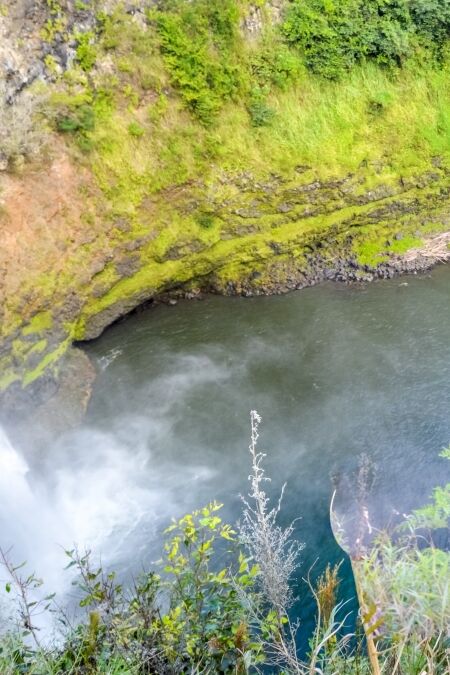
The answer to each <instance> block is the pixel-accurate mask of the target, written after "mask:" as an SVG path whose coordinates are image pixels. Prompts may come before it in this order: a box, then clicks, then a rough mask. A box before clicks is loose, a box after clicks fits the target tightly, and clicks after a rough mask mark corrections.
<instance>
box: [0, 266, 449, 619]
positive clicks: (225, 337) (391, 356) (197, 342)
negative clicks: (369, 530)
mask: <svg viewBox="0 0 450 675" xmlns="http://www.w3.org/2000/svg"><path fill="white" fill-rule="evenodd" d="M449 308H450V268H448V267H445V266H443V267H439V268H436V269H435V270H433V271H432V273H431V274H430V275H427V276H421V277H403V278H400V279H394V280H390V281H383V282H378V283H373V284H369V285H355V286H350V287H346V286H343V285H335V284H324V285H321V286H317V287H314V288H310V289H305V290H302V291H301V292H294V293H290V294H288V295H284V296H272V297H258V298H224V297H215V296H208V297H206V298H205V299H203V300H202V301H189V302H188V301H181V302H179V303H178V304H177V306H175V307H171V306H166V305H159V306H156V307H153V308H150V309H148V310H145V311H140V312H137V313H135V314H133V315H132V316H129V317H128V318H126V319H125V320H123V321H122V322H120V323H117V324H115V325H113V326H112V327H110V328H109V329H108V330H107V331H106V332H105V333H104V334H103V336H102V337H101V338H99V339H98V340H97V341H95V342H93V343H90V344H88V345H87V346H86V347H85V349H86V351H87V352H88V354H89V356H90V357H91V359H92V360H93V361H94V363H95V364H96V366H97V370H98V376H97V379H96V382H95V385H94V391H93V395H92V398H91V401H90V404H89V408H88V411H87V414H86V417H85V420H84V422H83V424H82V426H81V427H80V428H78V429H75V430H73V431H70V432H66V433H65V434H63V435H62V436H60V437H58V438H55V439H53V440H52V442H51V443H49V444H48V446H47V447H46V449H45V452H44V453H42V452H40V453H39V457H37V456H36V453H35V454H33V448H32V447H31V448H29V450H27V452H24V453H19V452H18V451H17V450H16V449H14V448H13V447H12V445H11V443H10V442H9V441H8V439H7V438H6V436H5V435H4V434H0V469H1V472H0V544H1V545H2V547H3V548H8V547H9V546H11V545H14V548H13V552H14V557H15V560H16V561H17V560H18V561H21V560H25V559H26V560H27V561H28V564H29V566H31V567H32V569H34V570H36V572H37V574H38V575H39V576H42V577H43V578H44V579H45V580H46V587H47V589H48V591H49V592H50V591H53V590H56V591H59V592H60V593H64V592H65V590H66V589H67V587H68V585H69V581H70V579H69V580H68V578H67V573H64V572H63V571H62V570H63V567H64V565H65V563H66V560H65V557H64V551H63V549H67V548H71V547H72V545H73V544H74V543H76V544H78V545H79V546H80V547H92V548H93V549H94V551H95V553H96V554H98V555H101V556H102V560H103V562H104V564H106V565H114V566H117V567H118V568H119V569H121V570H122V572H123V573H124V574H125V575H128V574H131V573H135V572H137V571H139V570H140V569H142V566H145V565H148V564H150V563H151V562H152V561H155V560H157V559H158V558H159V557H160V554H161V548H160V543H161V532H162V530H163V529H164V527H165V525H166V524H167V523H168V521H169V520H170V518H171V517H173V516H175V517H176V516H181V515H183V514H184V513H186V512H188V511H190V510H192V509H194V508H197V507H199V506H202V505H204V504H205V503H207V502H209V501H211V500H213V499H217V500H219V501H221V502H224V504H225V507H224V510H223V517H224V518H225V519H230V520H231V521H236V519H237V518H238V517H239V514H240V512H241V501H240V498H239V495H240V494H242V493H245V492H246V491H247V490H248V480H247V477H248V474H249V468H250V463H249V454H248V450H247V446H248V442H249V411H250V410H251V409H256V410H257V411H258V412H259V413H260V415H261V416H262V418H263V422H262V426H261V437H260V449H261V450H264V451H265V452H267V457H266V462H265V466H266V470H267V473H268V475H269V476H271V478H272V481H271V483H270V484H269V485H270V487H269V488H268V489H269V491H270V492H273V494H274V495H277V494H278V492H279V490H280V488H281V486H282V485H283V483H285V482H286V483H287V485H286V492H285V498H284V502H283V509H282V516H281V518H282V521H284V522H285V523H288V522H290V521H291V520H292V519H294V518H299V520H298V521H297V523H296V535H297V536H298V537H299V539H300V540H301V541H303V542H304V543H305V544H306V547H305V549H304V551H303V552H302V567H301V570H300V573H299V579H298V581H297V582H296V584H295V585H296V591H297V592H298V594H299V596H300V598H301V599H302V600H301V602H300V603H299V610H298V611H299V615H300V617H301V618H302V619H303V620H304V622H305V624H306V627H305V630H307V627H308V625H309V624H310V621H311V618H312V615H313V606H312V602H311V598H310V597H309V596H308V594H307V593H306V587H305V584H304V583H303V582H302V581H301V576H302V575H303V576H305V575H306V574H307V571H308V569H309V567H310V566H311V564H312V563H313V562H314V561H316V559H317V563H316V566H315V571H316V573H317V572H319V571H320V570H322V569H323V568H324V567H325V565H326V563H327V562H329V561H330V562H336V561H338V560H339V559H341V558H342V557H343V554H342V552H341V551H340V549H339V548H338V546H337V545H336V543H335V541H334V539H333V536H332V533H331V529H330V524H329V502H330V497H331V493H332V485H331V480H330V475H331V474H332V473H333V472H334V471H338V472H342V471H343V472H349V471H351V470H352V469H354V467H355V466H356V464H357V462H358V456H359V455H360V454H361V453H362V452H365V453H367V454H368V455H370V456H371V457H372V458H373V460H374V462H375V463H376V465H377V484H376V490H377V491H378V493H377V494H378V495H379V497H378V499H379V502H380V504H381V505H382V506H383V510H384V512H385V513H388V512H389V511H390V510H391V509H396V510H398V511H400V512H404V511H407V510H408V509H410V508H412V507H415V506H419V505H420V504H422V503H423V502H424V501H426V498H427V496H428V495H429V494H430V492H431V489H432V487H433V486H434V485H437V484H442V483H444V482H446V481H447V480H448V471H447V466H446V463H445V461H444V460H442V459H440V458H439V457H438V453H439V451H440V450H441V449H442V448H443V447H444V446H447V445H448V444H449V443H450V311H449ZM446 471H447V475H446ZM343 575H344V583H343V585H342V594H343V596H347V597H348V596H352V595H354V590H353V585H352V578H351V574H350V572H349V566H348V565H344V568H343Z"/></svg>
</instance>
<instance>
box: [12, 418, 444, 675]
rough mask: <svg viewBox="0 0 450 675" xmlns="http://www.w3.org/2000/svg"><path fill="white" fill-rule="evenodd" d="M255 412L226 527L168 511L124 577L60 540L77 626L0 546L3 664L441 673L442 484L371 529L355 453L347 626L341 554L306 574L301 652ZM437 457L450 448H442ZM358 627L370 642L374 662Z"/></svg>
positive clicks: (215, 519) (343, 530)
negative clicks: (47, 617)
mask: <svg viewBox="0 0 450 675" xmlns="http://www.w3.org/2000/svg"><path fill="white" fill-rule="evenodd" d="M259 422H260V418H259V416H258V415H257V413H256V412H252V437H251V444H250V453H251V462H252V472H251V476H250V486H251V487H250V491H249V495H248V497H247V498H246V499H243V514H242V521H241V523H240V525H238V527H237V530H234V529H233V528H232V527H231V526H230V525H227V524H224V523H223V522H222V520H221V518H220V515H219V512H220V508H221V505H220V504H217V503H212V504H209V505H207V506H206V507H204V508H203V509H200V510H198V511H196V512H194V513H192V514H188V515H186V516H184V517H183V518H181V519H179V520H174V521H173V523H172V524H171V525H170V527H169V528H168V529H167V530H166V543H165V546H164V556H163V561H161V563H160V565H159V567H158V568H156V569H154V570H150V571H148V572H145V573H144V574H142V575H141V577H140V578H139V579H137V580H136V581H135V582H134V584H133V585H132V586H131V587H128V588H124V587H123V586H122V585H121V584H120V583H119V582H118V581H117V579H116V576H115V574H114V572H111V571H109V570H104V569H102V568H101V567H98V568H97V567H95V566H94V565H93V562H92V558H91V556H90V555H89V554H81V553H80V552H78V551H77V550H73V551H68V552H67V555H68V556H69V559H70V562H69V565H68V567H69V568H71V569H74V570H75V576H74V581H73V584H75V586H77V587H78V589H79V605H80V607H81V608H82V609H84V610H85V611H86V614H85V615H81V616H79V619H78V622H75V625H74V624H73V623H71V622H70V620H69V619H68V616H69V613H68V612H65V611H63V610H62V609H61V607H60V606H59V605H58V604H54V603H55V600H54V596H52V595H50V596H43V594H42V593H41V583H42V582H41V581H40V580H39V579H36V577H35V576H34V575H28V574H27V573H26V572H25V573H23V572H22V567H23V566H16V567H15V566H14V565H13V564H12V563H11V561H10V560H9V558H8V556H7V555H5V554H4V553H3V552H2V553H1V555H2V560H1V562H2V563H3V567H4V569H5V570H6V572H7V573H8V576H9V580H8V581H7V583H6V591H7V593H9V594H12V593H13V592H14V591H15V593H16V596H17V600H18V613H17V620H18V624H17V629H16V630H13V629H10V630H9V631H7V632H4V633H3V636H2V638H1V640H0V667H1V672H2V674H3V675H19V673H21V674H23V673H27V674H29V675H38V674H43V673H46V674H49V675H50V674H51V675H57V674H58V675H59V674H61V675H62V674H63V673H71V674H72V675H88V674H89V673H92V674H93V673H98V674H102V673H104V674H106V673H108V674H110V675H112V674H116V673H117V674H118V673H124V674H125V673H127V674H129V675H140V674H144V673H154V674H155V675H157V674H172V675H178V674H180V673H186V674H189V673H192V674H193V673H205V674H210V675H213V674H220V673H223V674H229V675H231V674H232V673H235V674H244V673H257V672H261V670H260V669H261V668H263V669H266V670H267V672H273V673H284V674H285V675H312V673H322V674H323V675H332V674H335V675H344V674H347V675H364V674H367V675H368V674H369V673H372V675H378V673H386V675H419V674H421V673H424V672H428V673H433V674H434V675H445V674H446V673H448V672H449V667H450V654H449V649H448V646H449V640H450V634H449V626H450V593H449V591H450V553H449V552H448V550H445V546H444V547H443V548H439V547H438V546H437V545H436V541H437V539H438V538H440V541H441V542H442V541H443V542H444V543H445V541H447V545H448V535H449V533H450V484H448V485H447V486H445V487H440V488H437V489H436V491H435V493H434V496H433V500H432V501H431V502H430V504H429V505H427V506H426V507H424V508H422V509H419V510H418V511H415V512H413V513H412V514H411V515H410V516H409V517H408V518H407V519H406V520H404V521H402V522H400V523H398V524H397V525H396V526H395V527H394V529H393V530H391V531H390V532H389V531H386V530H383V531H378V532H377V533H376V535H375V536H374V535H373V533H372V531H371V529H370V528H367V522H366V515H365V514H366V511H367V505H368V503H369V502H368V499H369V498H370V494H369V493H370V481H369V480H368V479H367V476H368V474H369V471H368V469H367V460H366V459H364V460H363V461H362V462H361V465H360V468H359V470H358V471H357V474H356V476H355V478H356V479H357V481H358V483H359V489H358V490H356V494H355V503H354V506H355V513H356V521H352V522H351V523H350V522H349V521H348V519H347V520H346V518H348V515H349V513H351V511H352V509H350V510H349V511H348V513H347V514H340V515H338V514H337V513H335V512H333V527H334V531H335V534H336V536H337V538H338V541H339V542H340V544H341V546H342V547H343V548H344V549H347V550H349V551H350V555H351V559H352V564H353V569H354V572H355V577H356V586H357V589H358V597H359V602H360V615H359V629H358V631H357V633H356V634H354V633H352V632H351V631H350V629H349V628H348V623H347V621H346V607H345V603H342V602H339V601H338V587H339V577H338V574H339V566H338V567H336V568H334V569H331V568H330V567H329V566H328V567H327V568H326V570H325V572H324V573H323V574H322V575H321V576H320V577H319V578H318V579H317V580H316V582H315V583H314V584H312V583H311V581H310V580H309V576H310V575H309V574H308V575H307V576H308V581H307V583H308V584H309V586H310V590H311V591H312V593H313V594H314V597H315V599H316V603H317V615H316V624H315V629H314V631H313V634H312V635H310V636H309V650H308V653H307V654H306V655H300V654H299V653H298V650H297V645H298V638H299V636H300V635H301V633H302V630H303V627H302V626H301V625H300V626H299V625H298V624H297V623H296V622H294V621H292V620H291V618H290V616H291V610H292V608H293V605H294V603H295V602H298V601H301V598H297V597H296V596H295V595H294V592H293V590H292V581H293V580H294V575H295V573H296V571H297V570H298V567H299V564H300V556H301V550H302V546H301V545H300V544H299V543H298V542H297V541H296V539H295V537H294V529H293V526H292V525H288V526H287V527H282V526H280V524H279V518H278V517H279V512H280V501H279V502H278V503H276V505H275V506H271V502H270V500H269V498H268V497H267V495H266V493H265V491H264V486H265V481H266V480H267V478H266V476H265V473H264V467H263V464H262V462H263V459H264V457H265V455H263V454H261V453H259V452H258V449H257V439H258V425H259ZM443 456H444V457H447V458H448V459H450V452H449V451H448V450H447V451H444V453H443ZM352 480H353V479H352ZM342 515H343V516H344V517H341V516H342ZM355 528H356V529H355ZM355 533H357V536H356V534H355ZM355 547H356V548H355ZM46 610H47V611H48V610H50V611H53V612H54V613H55V614H56V617H57V619H58V622H59V624H60V626H61V627H62V628H61V630H62V633H61V638H60V639H59V641H58V642H56V644H53V645H52V644H50V645H49V644H48V640H47V641H44V640H42V638H41V637H40V634H39V621H40V620H41V618H42V612H43V611H46ZM363 629H364V631H365V634H366V639H367V642H368V643H370V644H372V645H373V649H374V652H373V653H372V661H369V659H368V658H367V656H366V654H365V646H364V641H363V639H362V635H363V634H364V632H363ZM264 672H266V671H264Z"/></svg>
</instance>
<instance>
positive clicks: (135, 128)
mask: <svg viewBox="0 0 450 675" xmlns="http://www.w3.org/2000/svg"><path fill="white" fill-rule="evenodd" d="M128 133H129V134H130V136H134V138H140V137H141V136H143V135H144V134H145V129H144V128H143V127H141V125H140V124H138V123H137V122H134V121H133V122H130V124H129V125H128Z"/></svg>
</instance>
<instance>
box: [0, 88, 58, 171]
mask: <svg viewBox="0 0 450 675" xmlns="http://www.w3.org/2000/svg"><path fill="white" fill-rule="evenodd" d="M43 104H44V97H43V95H41V94H39V93H37V92H33V91H30V90H28V91H26V92H24V93H22V94H21V95H20V96H17V97H16V98H15V99H14V101H13V102H12V103H8V102H7V100H6V90H5V87H4V85H3V86H2V85H1V84H0V165H2V166H3V168H4V169H5V168H7V167H8V166H10V165H11V163H12V162H14V161H15V160H16V159H18V158H19V157H30V156H33V155H36V154H37V153H38V152H39V150H40V149H41V148H42V146H43V145H44V143H45V141H46V138H47V133H46V130H45V126H44V124H43V121H42V117H41V114H40V113H41V110H42V107H43Z"/></svg>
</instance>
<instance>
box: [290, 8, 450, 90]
mask: <svg viewBox="0 0 450 675" xmlns="http://www.w3.org/2000/svg"><path fill="white" fill-rule="evenodd" d="M282 30H283V34H284V36H285V38H286V39H287V41H288V43H289V44H292V45H295V46H297V47H298V48H299V49H300V51H301V54H302V55H303V57H304V59H305V62H306V64H307V66H308V67H309V68H310V69H311V70H312V71H313V72H315V73H318V74H320V75H323V76H324V77H328V78H336V77H339V76H340V75H341V74H342V73H343V72H344V71H346V70H348V69H349V68H351V67H352V66H353V65H354V64H355V63H357V62H358V61H361V60H363V59H374V60H376V61H377V62H378V63H380V64H383V65H389V66H393V65H401V64H402V62H403V61H404V60H405V59H406V58H408V57H410V56H412V55H413V54H414V53H415V51H416V50H417V49H418V48H419V47H426V48H428V49H430V50H431V51H433V52H434V53H435V54H436V55H440V54H441V53H442V49H443V47H444V45H445V43H446V42H447V40H448V38H449V35H450V8H449V4H448V2H447V0H413V1H412V2H406V0H390V1H389V2H386V1H385V0H367V1H365V0H364V1H363V0H341V1H340V2H333V0H293V2H292V4H291V6H290V8H289V10H288V13H287V17H286V21H285V23H284V25H283V29H282Z"/></svg>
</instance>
